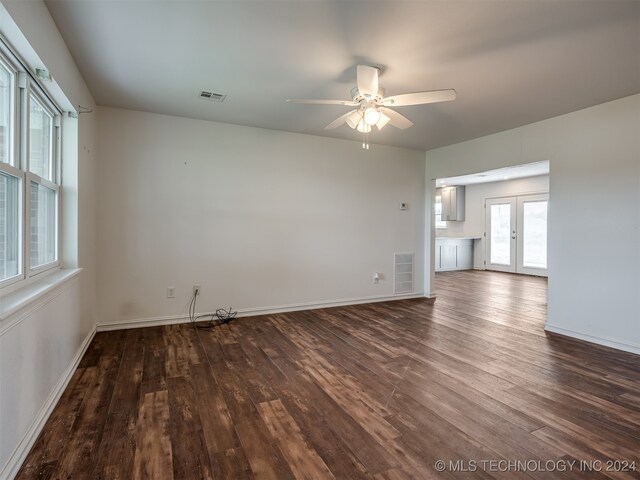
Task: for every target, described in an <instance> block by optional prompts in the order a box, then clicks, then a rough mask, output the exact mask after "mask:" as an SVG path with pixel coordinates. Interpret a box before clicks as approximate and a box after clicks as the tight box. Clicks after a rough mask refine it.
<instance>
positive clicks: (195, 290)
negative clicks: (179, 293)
mask: <svg viewBox="0 0 640 480" xmlns="http://www.w3.org/2000/svg"><path fill="white" fill-rule="evenodd" d="M193 294H194V295H200V285H194V286H193Z"/></svg>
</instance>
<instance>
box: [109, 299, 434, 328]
mask: <svg viewBox="0 0 640 480" xmlns="http://www.w3.org/2000/svg"><path fill="white" fill-rule="evenodd" d="M409 298H427V299H431V300H435V296H434V297H431V298H430V297H428V296H427V297H425V294H424V293H423V292H420V293H412V294H408V295H377V296H371V297H359V298H350V299H344V300H333V301H329V302H310V303H295V304H290V305H280V306H275V307H259V308H244V309H239V310H238V317H253V316H258V315H270V314H273V313H284V312H296V311H302V310H312V309H314V308H330V307H343V306H345V305H358V304H362V303H375V302H389V301H394V300H407V299H409ZM211 314H213V312H198V313H197V315H211ZM188 321H189V317H188V316H185V315H169V316H166V317H152V318H138V319H133V320H124V321H123V320H118V321H115V322H108V323H106V322H105V323H99V324H98V326H97V331H98V332H107V331H110V330H125V329H129V328H143V327H158V326H162V325H173V324H177V323H187V322H188Z"/></svg>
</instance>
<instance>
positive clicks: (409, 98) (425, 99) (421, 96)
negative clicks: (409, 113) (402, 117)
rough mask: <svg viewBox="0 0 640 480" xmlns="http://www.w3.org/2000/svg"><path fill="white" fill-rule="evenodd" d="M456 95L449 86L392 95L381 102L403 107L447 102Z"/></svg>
mask: <svg viewBox="0 0 640 480" xmlns="http://www.w3.org/2000/svg"><path fill="white" fill-rule="evenodd" d="M456 96H457V94H456V91H455V90H454V89H452V88H450V89H448V90H431V91H429V92H415V93H405V94H402V95H393V96H391V97H387V98H385V99H384V100H382V103H383V104H384V105H388V106H394V107H405V106H408V105H422V104H425V103H437V102H448V101H450V100H455V99H456Z"/></svg>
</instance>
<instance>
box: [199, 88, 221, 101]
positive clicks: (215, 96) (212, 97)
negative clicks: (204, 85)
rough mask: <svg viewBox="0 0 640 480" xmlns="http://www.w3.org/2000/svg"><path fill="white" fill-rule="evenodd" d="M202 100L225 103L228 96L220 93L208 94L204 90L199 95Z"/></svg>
mask: <svg viewBox="0 0 640 480" xmlns="http://www.w3.org/2000/svg"><path fill="white" fill-rule="evenodd" d="M198 96H199V97H200V98H202V99H204V100H209V101H211V102H220V103H222V102H224V99H225V98H227V96H226V95H222V94H220V93H213V92H207V91H206V90H202V91H201V92H200V94H199V95H198Z"/></svg>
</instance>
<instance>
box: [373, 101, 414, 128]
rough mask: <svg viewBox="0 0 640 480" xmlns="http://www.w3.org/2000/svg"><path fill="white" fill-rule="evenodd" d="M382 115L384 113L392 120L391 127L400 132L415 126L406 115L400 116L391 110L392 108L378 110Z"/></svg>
mask: <svg viewBox="0 0 640 480" xmlns="http://www.w3.org/2000/svg"><path fill="white" fill-rule="evenodd" d="M378 110H380V112H381V113H384V114H385V115H386V116H387V117H389V118H390V120H389V125H393V126H394V127H396V128H399V129H400V130H404V129H405V128H409V127H410V126H411V125H413V122H412V121H411V120H409V119H408V118H407V117H405V116H404V115H401V114H399V113H398V112H396V111H395V110H391V109H390V108H385V107H380V108H378Z"/></svg>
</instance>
